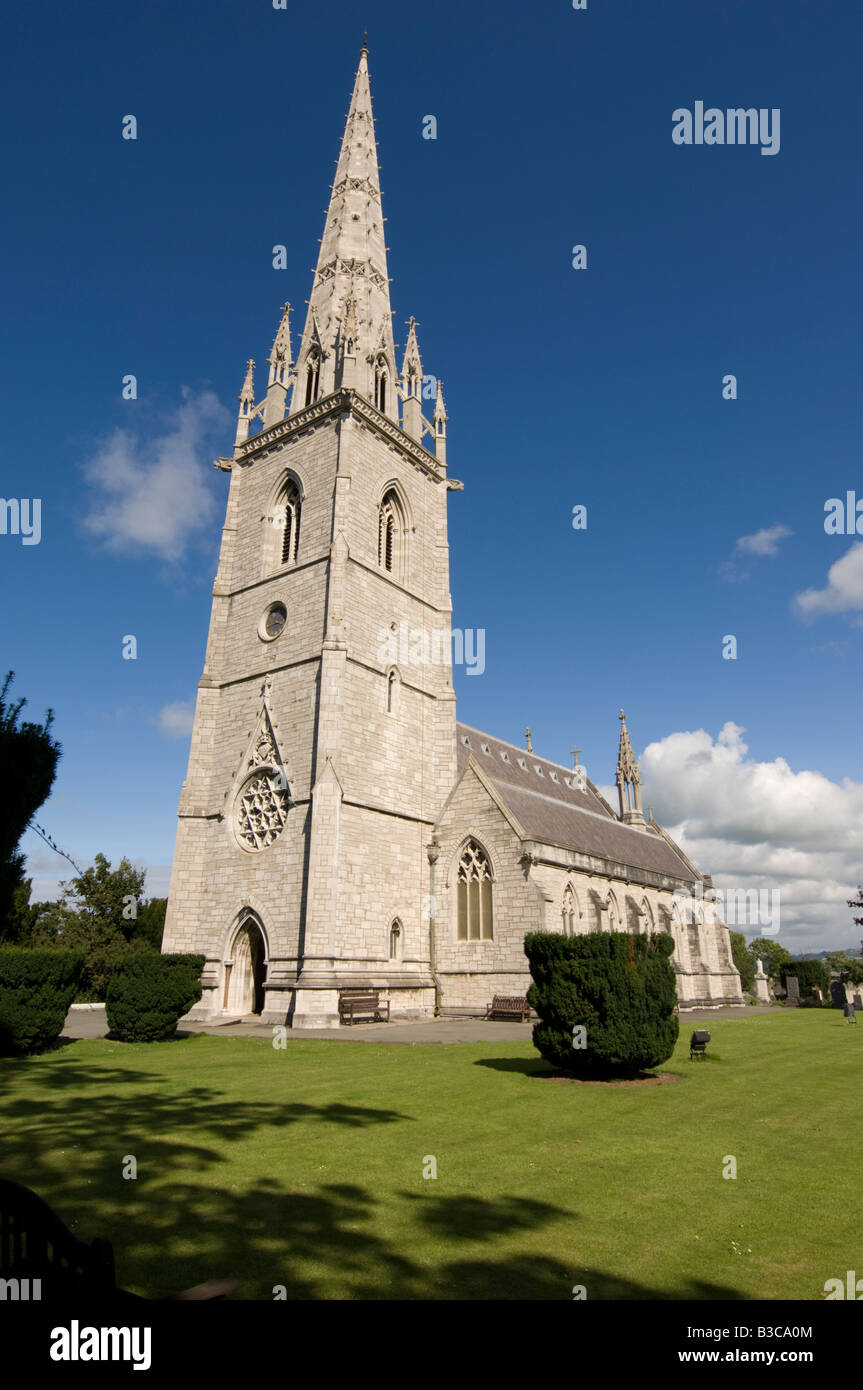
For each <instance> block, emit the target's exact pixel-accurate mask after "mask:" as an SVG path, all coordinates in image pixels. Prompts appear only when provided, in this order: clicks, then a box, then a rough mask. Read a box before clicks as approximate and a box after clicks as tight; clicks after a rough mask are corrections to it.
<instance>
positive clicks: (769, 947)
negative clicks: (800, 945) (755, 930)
mask: <svg viewBox="0 0 863 1390" xmlns="http://www.w3.org/2000/svg"><path fill="white" fill-rule="evenodd" d="M747 949H748V951H749V954H750V956H751V957H752V961H753V964H754V963H755V961H756V960H762V961H763V962H764V969H765V970H766V972H767V974H768V975H769V976H770V978H771V980H778V979H780V978H781V975H782V967H783V965H787V964H788V963H789V961H790V960H791V952H790V951H786V949H785V947H784V946H780V945H779V942H778V941H772V940H771V939H770V938H769V937H767V936H756V938H755V940H754V941H750V943H749V946H748V947H747Z"/></svg>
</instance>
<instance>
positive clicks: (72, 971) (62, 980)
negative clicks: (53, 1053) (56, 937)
mask: <svg viewBox="0 0 863 1390" xmlns="http://www.w3.org/2000/svg"><path fill="white" fill-rule="evenodd" d="M83 968H84V952H83V951H56V950H31V949H30V948H28V947H23V946H10V947H8V948H6V949H4V950H2V951H0V1055H2V1056H6V1057H8V1056H12V1055H14V1054H16V1053H21V1054H23V1053H28V1052H40V1051H42V1049H43V1048H45V1047H47V1046H48V1045H49V1043H52V1042H53V1041H54V1039H55V1038H56V1037H57V1036H58V1034H59V1033H60V1031H61V1029H62V1027H63V1024H64V1022H65V1020H66V1015H67V1013H68V1012H69V1005H70V1004H71V1003H72V1000H73V999H74V998H75V991H76V990H77V988H78V980H79V979H80V977H81V971H82V970H83Z"/></svg>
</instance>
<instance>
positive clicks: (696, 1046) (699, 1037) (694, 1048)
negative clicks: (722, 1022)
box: [689, 1028, 710, 1062]
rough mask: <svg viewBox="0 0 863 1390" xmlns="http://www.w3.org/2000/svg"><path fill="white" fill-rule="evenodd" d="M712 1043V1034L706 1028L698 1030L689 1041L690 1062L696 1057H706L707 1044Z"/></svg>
mask: <svg viewBox="0 0 863 1390" xmlns="http://www.w3.org/2000/svg"><path fill="white" fill-rule="evenodd" d="M709 1042H710V1033H709V1031H708V1030H707V1029H706V1028H696V1030H695V1032H694V1033H693V1034H692V1037H691V1038H690V1039H689V1060H690V1062H691V1061H692V1059H693V1058H694V1057H704V1056H705V1055H706V1053H707V1044H708V1043H709Z"/></svg>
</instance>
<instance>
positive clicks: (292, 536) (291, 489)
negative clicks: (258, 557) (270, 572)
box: [276, 478, 302, 565]
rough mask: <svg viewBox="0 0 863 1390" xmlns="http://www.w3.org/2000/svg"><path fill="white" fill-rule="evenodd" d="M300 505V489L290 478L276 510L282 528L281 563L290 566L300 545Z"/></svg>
mask: <svg viewBox="0 0 863 1390" xmlns="http://www.w3.org/2000/svg"><path fill="white" fill-rule="evenodd" d="M301 510H302V503H301V500H300V489H299V488H298V487H297V485H296V483H295V482H294V480H293V479H292V478H289V479H288V481H287V482H286V483H285V486H284V488H283V490H282V493H281V496H280V497H279V504H278V508H277V510H276V519H277V522H278V524H280V525H281V528H282V545H281V556H280V559H281V563H282V564H283V565H292V564H293V563H294V561H295V560H296V558H297V551H298V549H299V544H300V512H301Z"/></svg>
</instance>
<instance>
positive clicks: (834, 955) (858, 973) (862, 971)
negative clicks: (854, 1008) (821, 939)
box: [827, 951, 863, 985]
mask: <svg viewBox="0 0 863 1390" xmlns="http://www.w3.org/2000/svg"><path fill="white" fill-rule="evenodd" d="M827 963H828V965H829V966H830V968H831V969H832V970H838V971H839V980H840V982H841V983H842V984H843V985H863V960H860V959H858V958H857V957H856V956H849V955H847V954H846V952H845V951H831V952H830V954H829V956H828V957H827Z"/></svg>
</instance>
